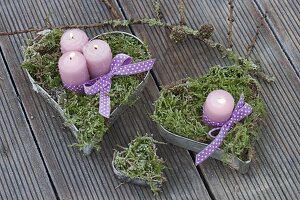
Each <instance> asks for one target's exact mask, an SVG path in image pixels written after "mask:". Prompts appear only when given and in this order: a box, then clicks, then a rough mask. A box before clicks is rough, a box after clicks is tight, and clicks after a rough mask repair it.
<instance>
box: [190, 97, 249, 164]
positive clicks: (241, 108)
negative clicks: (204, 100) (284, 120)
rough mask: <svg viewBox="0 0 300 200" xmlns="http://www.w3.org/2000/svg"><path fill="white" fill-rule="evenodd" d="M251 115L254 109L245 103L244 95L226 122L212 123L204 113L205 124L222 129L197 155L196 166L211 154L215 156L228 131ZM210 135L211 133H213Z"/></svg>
mask: <svg viewBox="0 0 300 200" xmlns="http://www.w3.org/2000/svg"><path fill="white" fill-rule="evenodd" d="M251 113H252V107H251V106H250V105H249V104H247V103H245V100H244V96H243V95H241V97H240V100H239V101H238V103H237V105H236V107H235V108H234V110H233V112H232V115H231V117H230V118H229V120H228V121H226V122H214V121H211V120H210V119H209V118H208V117H207V116H206V115H205V113H204V116H203V120H204V122H206V123H207V124H209V125H212V126H218V127H220V132H219V134H218V135H217V136H216V137H215V139H214V140H213V141H212V142H211V143H210V144H209V145H208V146H207V147H205V148H204V149H203V150H202V151H201V152H199V153H198V154H197V155H196V160H195V164H196V165H199V164H200V163H202V162H203V161H204V160H206V159H207V158H208V157H209V156H210V155H211V154H213V153H214V152H215V151H216V150H217V149H218V148H219V147H220V146H221V144H222V142H223V140H224V138H225V136H226V135H227V133H228V131H229V130H230V129H231V128H232V127H233V125H234V124H235V123H237V122H239V121H241V120H242V119H244V118H245V117H247V116H248V115H250V114H251ZM214 130H216V129H212V131H214ZM209 133H211V131H210V132H209Z"/></svg>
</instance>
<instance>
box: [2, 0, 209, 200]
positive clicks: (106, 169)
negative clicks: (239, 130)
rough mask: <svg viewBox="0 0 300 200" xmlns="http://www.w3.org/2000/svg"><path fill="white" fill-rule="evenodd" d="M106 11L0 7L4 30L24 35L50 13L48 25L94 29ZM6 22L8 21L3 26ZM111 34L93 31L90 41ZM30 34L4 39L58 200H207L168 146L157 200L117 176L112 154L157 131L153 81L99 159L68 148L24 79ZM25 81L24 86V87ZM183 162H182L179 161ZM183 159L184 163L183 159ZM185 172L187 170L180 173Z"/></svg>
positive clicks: (53, 117)
mask: <svg viewBox="0 0 300 200" xmlns="http://www.w3.org/2000/svg"><path fill="white" fill-rule="evenodd" d="M104 8H105V6H104V5H103V4H102V3H101V2H100V1H88V2H86V1H41V2H40V3H39V4H35V2H33V1H17V3H16V2H15V3H7V4H5V5H3V7H1V14H0V16H1V20H0V29H1V30H13V29H23V28H26V27H29V26H43V25H44V22H43V18H44V17H46V15H47V14H49V13H52V15H51V17H50V19H51V21H52V23H53V24H54V25H59V24H67V23H90V22H98V21H101V20H103V19H107V18H109V14H108V12H107V10H106V8H105V9H104ZM4 19H5V20H4ZM107 30H110V29H101V30H99V29H89V30H87V32H88V34H89V36H93V35H96V34H98V33H99V32H102V31H107ZM32 36H33V35H31V34H22V35H19V36H13V37H10V38H7V37H3V38H0V41H1V43H2V44H3V49H4V54H5V55H6V56H8V57H9V59H8V63H9V66H10V71H11V73H12V76H13V79H14V82H15V84H16V87H17V89H18V91H19V93H20V96H21V100H22V102H23V104H24V106H25V109H26V114H27V115H28V116H30V118H31V121H30V124H31V126H32V129H33V131H34V134H35V136H36V138H37V142H38V144H39V147H40V149H41V153H42V155H43V157H44V159H45V163H46V166H47V169H48V170H49V174H50V177H51V178H52V181H53V184H54V186H55V188H56V190H57V193H58V196H59V198H60V199H152V198H153V199H199V198H201V199H209V195H208V193H207V191H206V189H205V187H204V184H203V182H202V180H201V178H200V176H199V174H198V173H197V170H196V168H195V167H194V165H193V162H192V160H191V159H190V156H189V154H188V153H187V151H185V150H182V149H179V148H176V147H175V148H173V147H172V146H170V145H162V146H160V147H159V154H160V155H161V156H162V157H164V158H166V159H167V162H166V164H167V166H168V169H167V170H166V176H167V179H168V181H167V182H166V184H164V186H163V193H162V194H161V195H159V196H157V197H153V195H152V194H151V192H150V190H149V189H145V188H141V187H138V186H133V185H127V184H125V185H121V186H120V187H118V185H119V184H120V182H119V181H118V180H116V178H115V177H114V176H113V172H112V169H111V160H112V154H113V149H114V148H117V145H122V146H126V145H127V143H128V142H129V141H130V140H131V139H133V138H134V136H135V135H136V134H137V132H139V133H145V132H148V133H153V134H154V135H155V137H156V138H159V137H158V136H157V132H158V131H157V130H156V127H155V125H154V124H153V123H152V122H151V121H150V119H149V116H148V113H151V112H152V110H151V109H152V106H151V102H152V101H153V99H154V98H155V95H157V94H158V91H157V88H156V86H155V84H154V82H153V80H152V79H151V81H150V83H149V85H148V88H147V90H146V91H145V92H144V95H143V99H142V101H140V102H138V103H137V104H136V105H135V107H134V108H132V109H130V110H129V112H128V113H127V114H125V115H124V116H123V117H122V118H121V119H120V121H119V122H118V123H116V124H115V125H114V126H113V127H112V129H111V130H110V133H109V134H107V135H106V136H105V138H104V142H103V148H102V150H101V152H100V153H93V154H92V155H91V156H89V157H85V156H83V155H82V154H81V153H80V152H79V151H78V150H76V149H74V148H70V147H68V145H70V144H72V143H74V142H75V140H74V137H73V135H71V133H70V131H69V130H68V129H64V127H63V125H62V121H61V119H60V118H59V117H57V116H58V115H57V113H55V112H54V111H53V110H52V109H51V108H50V107H49V106H48V105H47V104H45V102H44V101H43V99H41V98H40V97H39V96H38V95H37V94H35V93H34V92H33V91H32V90H31V88H30V84H29V83H28V81H27V79H25V76H24V72H23V70H22V69H21V67H20V62H21V61H22V55H21V53H20V46H21V45H24V38H31V37H32ZM24 80H25V82H26V84H24ZM178 156H180V157H178ZM179 158H180V159H179ZM181 168H185V170H181Z"/></svg>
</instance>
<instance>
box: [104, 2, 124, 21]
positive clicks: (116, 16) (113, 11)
mask: <svg viewBox="0 0 300 200" xmlns="http://www.w3.org/2000/svg"><path fill="white" fill-rule="evenodd" d="M102 1H103V3H105V5H106V7H107V8H108V9H109V11H110V12H111V14H112V18H113V19H121V15H120V14H119V12H117V10H116V9H115V7H114V6H113V5H112V3H111V0H102Z"/></svg>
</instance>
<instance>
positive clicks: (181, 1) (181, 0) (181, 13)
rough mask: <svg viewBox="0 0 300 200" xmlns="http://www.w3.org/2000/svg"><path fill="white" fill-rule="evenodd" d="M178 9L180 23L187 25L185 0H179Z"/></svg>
mask: <svg viewBox="0 0 300 200" xmlns="http://www.w3.org/2000/svg"><path fill="white" fill-rule="evenodd" d="M178 10H179V17H180V19H179V24H180V25H186V21H185V14H184V11H185V5H184V0H179V5H178Z"/></svg>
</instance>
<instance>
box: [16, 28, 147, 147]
mask: <svg viewBox="0 0 300 200" xmlns="http://www.w3.org/2000/svg"><path fill="white" fill-rule="evenodd" d="M62 34H63V31H62V30H60V29H53V30H51V31H50V32H49V33H47V34H45V35H41V36H39V37H37V38H36V39H34V40H32V41H30V42H29V44H28V46H27V48H26V49H25V52H24V62H23V64H22V66H23V67H24V68H25V69H27V71H28V72H29V74H30V75H31V77H32V78H33V79H34V81H35V82H36V83H37V84H38V85H39V86H41V87H42V88H43V89H44V90H45V91H46V92H47V93H48V94H49V95H50V96H51V97H52V99H54V100H55V101H56V102H57V103H58V105H59V106H60V107H61V108H62V110H63V114H64V118H65V119H66V124H67V125H75V126H76V128H77V129H78V131H77V134H76V138H77V143H76V144H75V145H76V146H78V147H79V148H81V149H84V148H85V147H87V146H92V147H94V148H96V149H97V150H99V149H100V147H101V141H102V138H103V136H104V134H105V132H106V131H107V129H108V127H109V121H108V120H105V119H104V118H103V117H102V116H101V115H100V114H99V110H98V106H99V96H98V95H95V96H82V95H76V94H74V93H72V92H70V91H67V90H66V89H65V88H64V87H63V84H62V82H61V80H60V76H59V73H58V67H57V64H58V59H59V57H60V56H61V51H60V38H61V36H62ZM98 38H99V39H102V40H105V41H107V42H108V44H109V45H110V47H111V50H112V53H113V56H114V55H116V54H118V53H124V54H127V55H130V56H131V57H132V58H133V60H134V62H138V61H142V60H147V59H149V58H150V53H149V51H148V48H147V46H146V45H144V44H143V43H142V42H141V41H140V40H138V39H137V38H136V37H134V36H132V35H129V34H126V33H122V32H111V33H108V34H102V35H99V36H98ZM146 74H147V73H141V74H137V75H131V76H115V77H113V79H112V87H111V90H110V96H111V108H112V110H115V109H116V108H117V107H118V106H119V105H128V104H132V103H133V98H131V97H132V95H133V94H134V93H135V91H136V89H137V87H139V85H140V83H141V82H142V81H143V80H144V78H145V76H146ZM117 110H118V109H117ZM115 111H116V110H115Z"/></svg>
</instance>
